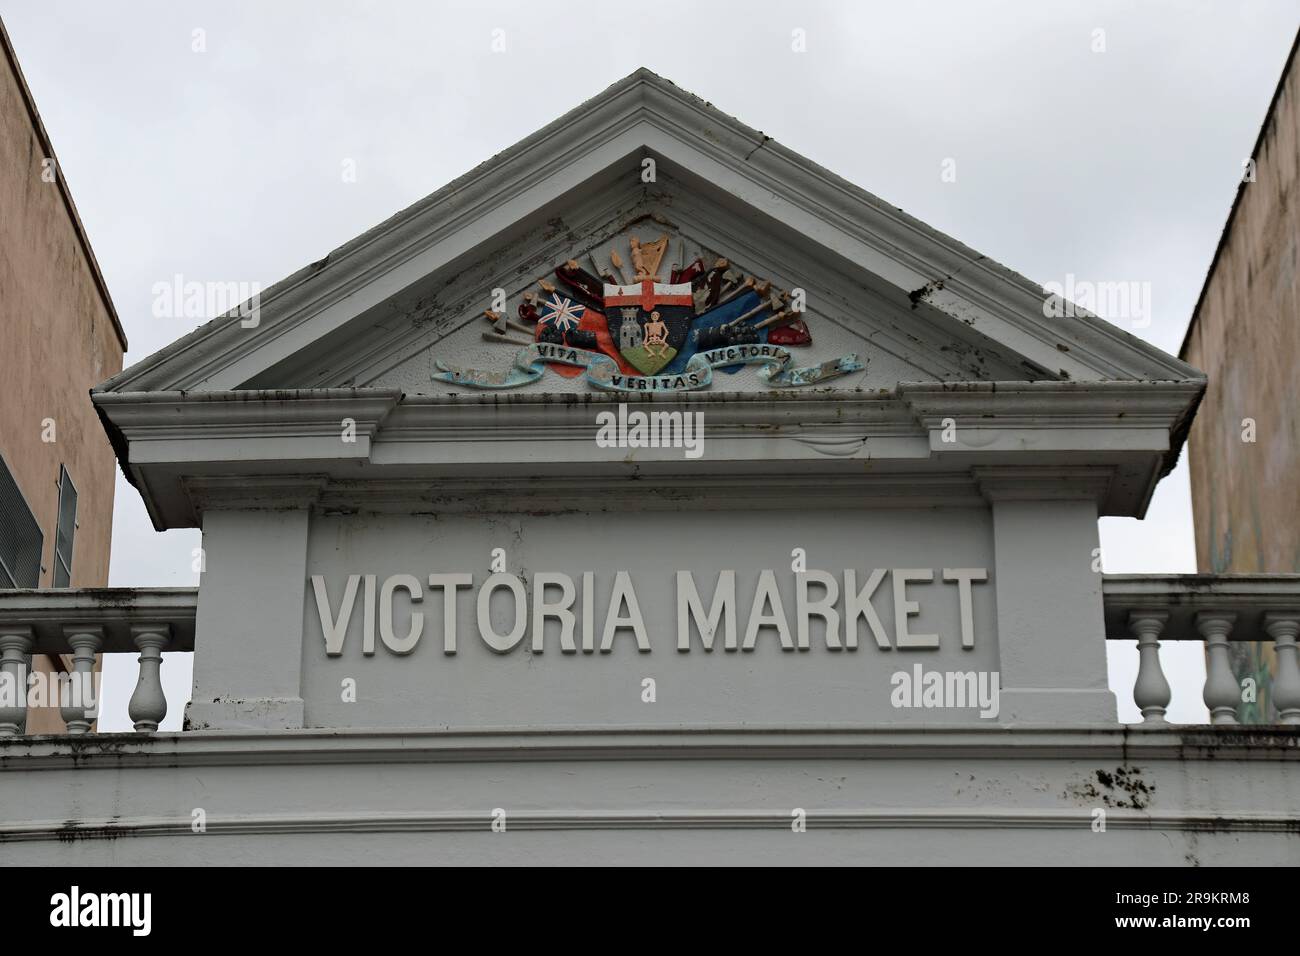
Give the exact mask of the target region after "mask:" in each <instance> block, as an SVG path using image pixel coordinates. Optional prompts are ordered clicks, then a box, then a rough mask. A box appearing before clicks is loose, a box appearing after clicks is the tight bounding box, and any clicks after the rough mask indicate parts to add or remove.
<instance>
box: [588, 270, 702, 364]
mask: <svg viewBox="0 0 1300 956" xmlns="http://www.w3.org/2000/svg"><path fill="white" fill-rule="evenodd" d="M694 320H695V301H694V299H692V298H691V284H690V283H689V282H684V283H680V284H678V285H668V284H666V283H663V282H654V281H652V280H649V279H647V280H643V281H642V282H640V283H637V284H636V285H606V286H605V322H606V324H607V325H608V326H609V334H610V338H612V339H613V340H614V346H615V347H616V348H617V349H618V351H619V354H620V355H622V356H623V358H624V359H626V360H627V362H628V364H629V365H631V366H632V367H633V368H635V369H636V370H637V371H639V372H641V373H642V374H643V375H654V374H655V373H656V372H658V371H659V370H660V369H662V368H663V367H664V366H666V365H667V364H668V363H669V362H671V361H672V360H673V359H674V358H676V357H677V355H678V353H680V352H681V351H682V349H684V348H686V346H687V342H688V340H689V337H690V331H691V323H692V322H693V321H694Z"/></svg>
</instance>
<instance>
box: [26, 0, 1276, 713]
mask: <svg viewBox="0 0 1300 956" xmlns="http://www.w3.org/2000/svg"><path fill="white" fill-rule="evenodd" d="M0 15H3V17H4V20H5V23H6V25H7V27H8V29H9V32H10V36H11V39H12V41H13V44H14V47H15V49H16V51H17V53H18V57H19V60H20V61H21V63H22V67H23V70H24V72H25V74H26V76H27V81H28V83H29V85H30V86H31V89H32V92H33V94H34V96H35V98H36V101H37V105H38V107H39V109H40V111H41V115H42V117H43V119H44V122H45V125H46V128H47V129H48V130H49V133H50V136H51V138H52V139H53V142H54V148H55V151H56V153H57V155H58V158H59V161H60V165H61V168H62V173H63V175H64V177H65V180H66V182H67V183H68V185H69V187H70V188H71V191H72V194H73V197H74V199H75V201H76V203H77V207H78V209H79V211H80V213H81V217H82V219H83V221H84V222H85V226H86V229H87V232H88V233H89V236H90V239H91V243H92V244H93V246H94V249H95V253H96V255H97V257H98V259H99V262H100V265H101V267H102V269H103V271H104V275H105V277H106V278H107V280H108V285H109V289H110V290H111V292H112V295H113V299H114V301H115V303H116V305H117V309H118V312H119V313H120V315H121V318H122V322H123V324H124V325H125V327H126V332H127V336H128V338H129V339H130V343H131V350H130V352H129V353H128V355H127V358H126V360H127V364H131V363H132V362H135V361H138V360H139V359H141V358H143V357H144V356H146V355H148V354H149V353H151V352H153V351H155V350H157V349H158V348H161V347H162V346H163V345H166V344H167V343H168V342H171V341H172V340H174V339H176V338H178V337H179V336H181V335H182V334H184V333H185V332H188V331H189V330H190V329H191V328H193V327H194V326H195V325H197V324H199V323H200V322H201V321H202V320H200V319H174V318H173V319H157V318H154V317H153V316H152V309H151V305H152V300H153V294H152V292H151V289H152V287H153V285H154V283H156V282H160V281H170V280H171V279H172V277H173V276H175V275H176V274H180V275H182V276H184V277H185V279H186V280H199V281H223V282H224V281H243V282H258V283H261V284H262V285H263V286H267V285H270V284H271V283H273V282H275V281H276V280H278V279H280V278H282V277H284V276H285V275H287V274H289V273H290V272H292V271H294V270H295V269H297V268H299V267H300V266H302V265H305V264H306V263H308V262H312V261H314V260H317V259H320V258H321V257H323V256H324V255H325V254H326V253H327V252H329V251H330V250H331V249H333V248H335V247H336V246H339V245H341V244H342V243H344V242H346V241H347V240H348V239H351V238H352V237H353V236H355V235H357V234H358V233H360V232H362V231H364V230H365V229H367V228H369V227H370V226H372V225H375V224H376V223H378V222H379V221H381V220H383V219H385V218H387V217H388V216H390V215H391V214H392V213H394V212H396V211H397V210H398V209H401V208H403V207H405V206H407V205H409V204H410V203H412V202H414V201H415V200H417V199H419V198H420V197H422V196H424V195H426V194H428V193H430V192H432V191H433V190H435V189H437V188H438V187H439V186H442V185H443V184H445V183H446V182H448V181H449V180H451V179H453V178H454V177H456V176H457V175H459V174H461V173H463V172H465V171H466V170H468V169H470V168H471V167H473V166H475V165H477V164H478V163H479V162H481V161H482V160H484V159H486V158H488V157H489V156H491V155H492V154H493V153H496V152H498V151H500V150H501V149H503V148H505V147H507V146H509V145H510V144H512V143H514V142H515V141H517V140H519V139H520V138H522V137H523V136H525V135H527V134H528V133H530V132H532V131H534V130H536V129H538V128H539V127H541V126H543V125H545V124H546V123H547V122H549V121H550V120H552V119H554V118H555V117H557V116H559V115H560V114H561V113H563V112H565V111H567V110H568V109H570V108H572V107H573V106H576V105H578V104H579V103H580V102H582V101H583V100H584V99H586V98H588V97H590V96H592V95H594V94H595V93H598V92H599V91H600V90H602V89H603V88H604V87H606V86H608V85H609V84H610V83H612V82H614V81H615V80H617V79H619V78H620V77H622V76H625V75H626V74H628V73H630V72H631V71H632V70H634V69H636V68H637V67H638V66H647V67H649V68H650V69H652V70H654V71H655V72H657V73H659V74H661V75H663V76H665V77H667V78H668V79H670V80H672V81H674V82H675V83H677V84H678V85H680V86H682V87H684V88H686V89H688V90H690V91H692V92H694V93H697V94H699V95H700V96H702V97H703V98H704V99H706V100H708V101H710V102H711V103H713V104H714V105H716V106H718V107H720V108H721V109H723V110H724V111H726V112H728V113H731V114H733V115H735V116H737V117H739V118H740V119H741V120H743V121H744V122H746V123H748V124H749V125H751V126H753V127H755V128H757V129H760V130H762V131H763V132H764V133H766V134H768V135H769V136H772V137H774V138H775V139H776V140H778V141H779V142H781V143H782V144H784V145H786V146H788V147H790V148H792V149H794V150H796V151H797V152H799V153H802V154H803V155H805V156H808V157H809V158H811V159H813V160H815V161H817V162H818V163H821V164H822V165H824V166H826V167H828V168H830V169H832V170H834V171H835V172H837V173H839V174H840V175H842V176H844V177H845V178H847V179H849V180H850V181H852V182H854V183H856V184H858V185H860V186H862V187H864V188H865V189H867V190H869V191H870V192H873V193H875V194H876V195H878V196H880V197H882V198H884V199H885V200H887V201H889V202H890V203H892V204H894V205H896V206H900V207H902V208H903V209H905V210H906V211H908V212H909V213H911V214H912V215H914V216H917V217H918V218H920V219H921V220H923V221H925V222H927V223H929V224H930V225H932V226H934V227H936V228H937V229H940V230H942V231H943V232H946V233H949V234H950V235H952V236H954V237H956V238H957V239H960V240H961V241H963V242H965V243H966V244H968V245H970V246H972V247H974V248H976V249H978V250H979V251H981V252H983V253H985V254H986V255H989V256H991V257H993V258H994V259H997V260H998V261H1000V262H1002V263H1004V264H1006V265H1008V266H1010V267H1011V268H1013V269H1015V270H1017V271H1018V272H1021V273H1023V274H1024V275H1026V276H1028V277H1029V278H1031V279H1033V280H1035V281H1036V282H1040V283H1048V282H1059V283H1065V282H1066V281H1067V276H1074V277H1075V278H1076V280H1084V281H1093V282H1102V281H1136V282H1142V283H1149V287H1148V288H1149V289H1150V295H1151V316H1150V324H1149V325H1148V326H1146V327H1135V323H1134V322H1132V321H1131V319H1130V320H1129V321H1127V322H1121V323H1120V324H1124V325H1125V327H1126V328H1129V329H1130V331H1134V332H1136V333H1137V334H1139V335H1141V336H1143V337H1144V338H1146V339H1148V340H1149V341H1151V342H1152V343H1154V344H1155V345H1157V346H1159V347H1161V348H1163V349H1165V350H1166V351H1170V352H1174V353H1176V352H1177V350H1178V346H1179V344H1180V342H1181V340H1182V336H1183V332H1184V330H1185V329H1186V326H1187V321H1188V318H1189V316H1190V313H1191V309H1192V306H1193V305H1194V304H1195V301H1196V297H1197V294H1198V293H1199V291H1200V288H1201V285H1202V282H1203V280H1204V278H1205V272H1206V269H1207V267H1208V265H1209V262H1210V258H1211V256H1212V255H1213V252H1214V247H1215V244H1216V243H1217V241H1218V238H1219V234H1220V232H1221V230H1222V228H1223V224H1224V221H1225V219H1226V216H1227V213H1228V210H1229V207H1230V205H1231V202H1232V197H1233V194H1234V191H1235V189H1236V186H1237V183H1238V181H1239V180H1240V177H1241V173H1242V161H1243V159H1245V158H1246V157H1247V156H1249V153H1250V149H1251V147H1252V145H1253V144H1254V141H1255V137H1256V135H1257V133H1258V131H1259V128H1260V124H1261V122H1262V121H1263V118H1264V115H1265V111H1266V109H1267V107H1268V103H1269V100H1270V98H1271V96H1272V94H1273V90H1274V88H1275V86H1276V84H1277V80H1278V77H1279V75H1280V73H1281V70H1282V66H1283V63H1284V60H1285V56H1286V53H1287V51H1288V50H1289V48H1290V44H1291V42H1292V39H1293V37H1294V35H1295V31H1296V28H1297V24H1298V23H1300V0H1274V2H1269V0H1250V2H1242V3H1237V2H1219V3H1215V2H1192V0H1178V2H1168V3H1165V2H1131V0H1130V2H1115V3H1074V4H1072V3H1060V2H1054V3H1044V2H1042V0H1030V2H1020V3H1012V2H1006V3H980V2H974V0H955V2H944V3H940V2H906V3H903V2H893V3H877V2H860V0H859V2H841V3H829V2H825V3H819V2H811V0H798V2H766V3H763V2H744V3H726V2H722V0H714V2H702V0H691V2H686V3H677V2H671V0H661V2H657V3H654V4H647V5H639V4H608V3H591V4H574V3H572V2H567V3H564V4H559V3H545V2H537V0H533V2H528V3H482V2H477V3H428V2H424V3H420V2H346V3H345V2H322V0H312V2H286V0H258V2H228V0H226V2H221V3H200V2H177V0H168V2H138V0H137V2H129V3H127V2H122V3H103V2H98V0H86V2H73V0H43V2H39V3H34V2H16V0H0ZM796 30H800V31H803V37H804V42H805V47H806V51H805V52H802V53H796V52H795V51H794V50H793V49H792V46H794V45H795V43H794V39H793V38H794V37H795V33H794V31H796ZM196 31H197V32H196ZM494 31H503V32H494ZM1099 31H1100V32H1099ZM494 40H495V41H496V43H495V45H496V46H498V47H500V46H501V45H502V41H504V50H501V51H494V49H493V46H494ZM199 48H201V49H199ZM348 160H351V161H353V162H354V164H355V170H356V176H355V181H354V182H345V181H344V177H343V176H342V175H341V169H342V168H343V164H344V162H345V161H348ZM946 161H952V162H950V163H948V164H947V165H945V162H946ZM945 169H948V170H955V172H956V176H955V181H952V180H953V177H952V176H951V175H949V176H947V177H945V176H944V175H943V172H944V170H945ZM1097 311H1099V312H1101V313H1102V314H1103V315H1105V309H1104V308H1098V310H1097ZM1102 536H1103V537H1102V543H1103V548H1104V556H1105V565H1106V570H1108V571H1124V572H1129V571H1193V570H1195V564H1196V558H1195V551H1194V546H1193V538H1192V533H1191V507H1190V499H1189V495H1188V488H1187V471H1186V467H1185V466H1180V467H1179V469H1178V470H1177V472H1175V473H1174V474H1173V475H1172V476H1170V477H1169V478H1168V479H1166V481H1165V482H1164V483H1163V484H1162V486H1161V488H1160V489H1159V491H1158V492H1157V496H1156V500H1155V502H1154V504H1153V506H1152V509H1151V512H1150V514H1149V516H1148V518H1147V520H1146V521H1143V522H1137V521H1134V520H1130V519H1105V520H1104V521H1103V526H1102ZM196 545H197V532H184V531H173V532H167V533H165V534H161V535H160V534H157V533H155V532H154V531H153V530H152V527H151V526H150V524H149V521H148V519H147V517H146V516H145V512H144V508H143V506H142V505H141V504H140V501H139V498H138V496H137V495H136V494H135V492H134V490H133V489H131V488H130V487H129V486H128V485H126V484H125V483H124V482H122V481H119V484H118V494H117V505H116V513H115V517H114V540H113V560H112V570H111V575H110V583H111V584H113V585H116V586H137V585H190V584H194V583H197V579H196V576H195V575H194V574H192V572H191V571H190V563H191V557H190V551H191V549H192V548H194V547H195V546H196ZM1166 646H1167V647H1168V648H1169V649H1170V652H1171V655H1172V657H1173V658H1174V660H1173V661H1172V666H1171V667H1170V670H1171V672H1172V673H1171V679H1172V680H1173V682H1174V684H1175V689H1174V701H1173V706H1172V708H1171V713H1170V716H1171V718H1174V719H1193V718H1195V717H1196V715H1197V714H1200V715H1203V714H1204V709H1203V708H1202V707H1201V706H1200V702H1199V695H1200V683H1199V679H1198V671H1199V675H1203V673H1204V669H1203V665H1202V664H1201V663H1200V655H1199V645H1193V644H1187V645H1186V646H1185V647H1182V648H1179V647H1177V646H1170V645H1166ZM1118 650H1119V651H1120V652H1121V653H1120V654H1115V655H1112V686H1113V687H1115V689H1116V691H1117V693H1119V695H1120V699H1121V704H1123V703H1124V702H1125V701H1129V702H1130V703H1129V710H1128V711H1127V713H1128V714H1133V713H1135V711H1133V709H1132V707H1131V687H1132V675H1133V674H1134V673H1135V671H1136V653H1135V652H1133V651H1131V650H1129V649H1128V648H1127V646H1124V647H1121V648H1118ZM1123 652H1127V653H1126V654H1125V653H1123ZM1180 652H1181V653H1180ZM114 664H115V667H114V670H116V664H117V662H114ZM187 670H188V668H187V666H186V665H185V664H184V663H183V662H182V661H180V660H171V659H169V664H168V667H166V668H165V671H166V672H167V677H168V694H169V698H170V699H171V700H172V701H173V708H172V714H171V715H169V720H168V723H169V724H170V723H174V722H175V721H176V720H178V719H179V710H180V708H179V706H177V704H176V701H177V700H178V698H177V696H176V693H179V694H180V695H181V696H180V699H185V696H186V695H187V693H188V674H187ZM112 677H113V674H111V673H110V680H112ZM1200 679H1203V677H1201V678H1200ZM111 692H112V683H110V693H111ZM123 707H124V705H123ZM119 719H120V718H119ZM1202 719H1203V718H1202ZM113 722H114V721H113V719H110V718H108V717H106V719H105V721H104V725H105V727H106V729H111V725H112V724H113ZM119 726H120V725H119Z"/></svg>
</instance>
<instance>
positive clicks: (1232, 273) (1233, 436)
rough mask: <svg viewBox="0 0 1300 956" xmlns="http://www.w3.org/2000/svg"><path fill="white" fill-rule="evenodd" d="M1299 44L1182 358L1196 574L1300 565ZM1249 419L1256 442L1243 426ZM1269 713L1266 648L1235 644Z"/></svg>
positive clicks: (1259, 716) (1258, 713) (1251, 712)
mask: <svg viewBox="0 0 1300 956" xmlns="http://www.w3.org/2000/svg"><path fill="white" fill-rule="evenodd" d="M1298 56H1300V46H1298V47H1296V48H1294V49H1293V50H1292V53H1291V59H1290V61H1289V63H1288V65H1287V68H1286V72H1285V74H1284V75H1283V78H1282V81H1281V84H1280V86H1279V89H1278V93H1277V97H1276V99H1275V100H1274V102H1273V106H1272V109H1271V110H1270V112H1269V115H1268V118H1267V119H1266V120H1265V123H1264V127H1263V130H1262V132H1261V134H1260V139H1259V143H1258V145H1257V147H1256V149H1255V152H1254V160H1255V164H1256V165H1255V181H1254V182H1249V181H1248V182H1245V183H1243V185H1242V187H1241V191H1240V192H1239V194H1238V196H1237V200H1236V204H1235V206H1234V208H1233V211H1232V214H1231V216H1230V218H1229V221H1228V225H1227V227H1226V228H1225V230H1224V235H1223V239H1222V240H1221V245H1220V248H1219V250H1218V252H1217V253H1216V257H1215V260H1214V263H1213V265H1212V266H1211V269H1210V273H1209V276H1208V277H1207V279H1206V284H1205V288H1204V290H1203V291H1202V294H1201V300H1200V302H1199V303H1198V305H1197V308H1196V311H1195V312H1194V313H1193V315H1192V322H1191V327H1190V328H1189V330H1188V335H1187V339H1186V341H1185V342H1184V344H1183V349H1182V355H1181V357H1182V358H1183V359H1185V360H1186V361H1188V362H1190V363H1191V364H1192V365H1195V366H1196V367H1197V368H1200V369H1202V370H1203V371H1205V372H1206V373H1207V374H1208V375H1209V387H1208V388H1207V390H1206V393H1205V398H1204V400H1203V402H1202V404H1201V408H1200V411H1199V413H1198V414H1197V416H1196V421H1195V424H1194V425H1193V426H1192V431H1191V435H1190V438H1189V458H1190V463H1191V480H1192V507H1193V511H1194V514H1195V521H1196V558H1197V566H1198V568H1199V569H1200V570H1201V571H1205V572H1213V573H1216V574H1218V573H1223V572H1233V571H1235V572H1261V571H1263V572H1294V571H1300V484H1298V483H1297V482H1296V477H1295V476H1296V473H1297V470H1298V469H1300V414H1297V409H1300V375H1297V372H1296V363H1297V362H1298V361H1300V285H1298V284H1297V274H1300V69H1297V68H1296V60H1297V57H1298ZM1252 428H1253V432H1254V434H1253V441H1252V440H1250V439H1251V438H1252V436H1251V435H1250V433H1249V430H1251V429H1252ZM1234 652H1235V653H1236V654H1237V660H1236V661H1235V666H1236V669H1237V672H1238V676H1239V677H1254V678H1256V680H1257V681H1258V682H1259V683H1260V685H1261V688H1262V689H1263V693H1262V695H1261V699H1260V701H1259V704H1258V706H1254V707H1252V706H1251V705H1249V704H1243V706H1242V712H1241V717H1242V719H1245V720H1250V721H1260V720H1264V719H1267V717H1268V714H1269V710H1268V708H1269V706H1270V705H1269V703H1268V701H1267V684H1268V673H1269V669H1270V668H1271V666H1272V664H1271V661H1272V646H1271V645H1254V644H1237V645H1234Z"/></svg>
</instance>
